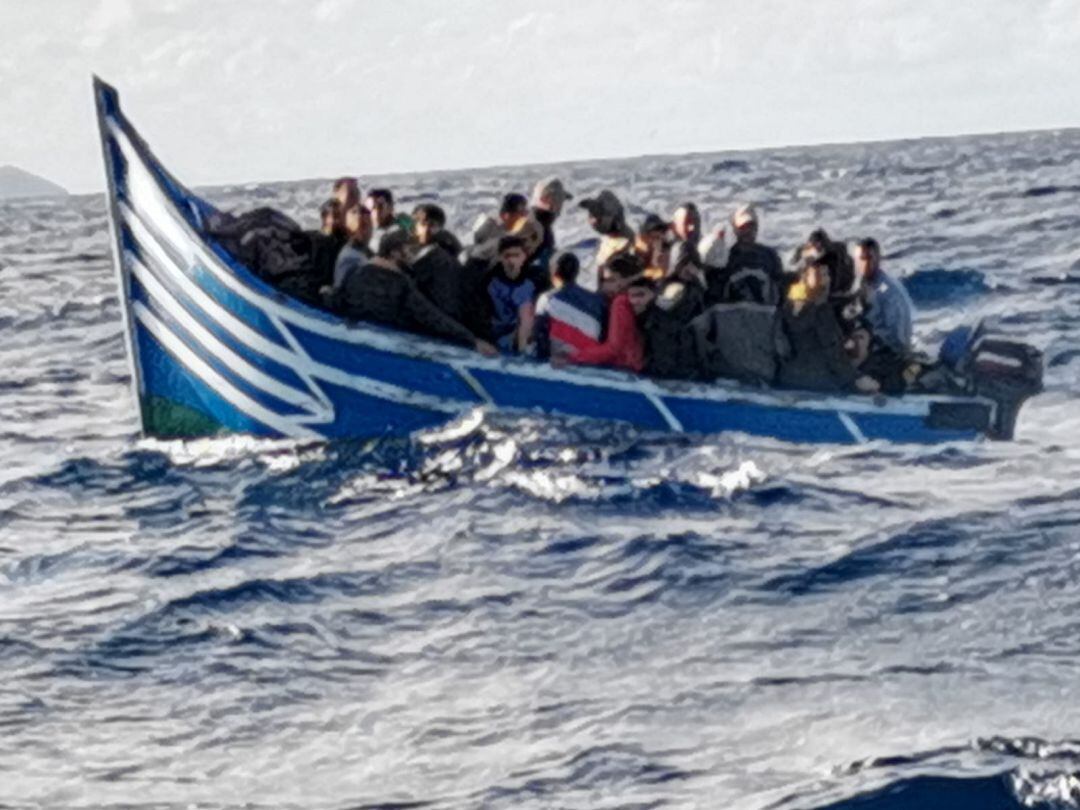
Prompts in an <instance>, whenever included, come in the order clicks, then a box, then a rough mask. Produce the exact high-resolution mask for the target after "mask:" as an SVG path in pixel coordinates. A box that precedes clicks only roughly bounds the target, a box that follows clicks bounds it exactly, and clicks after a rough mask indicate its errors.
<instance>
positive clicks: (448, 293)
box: [410, 203, 464, 322]
mask: <svg viewBox="0 0 1080 810" xmlns="http://www.w3.org/2000/svg"><path fill="white" fill-rule="evenodd" d="M412 220H413V237H414V238H415V240H416V244H417V245H418V246H419V250H418V251H417V253H416V257H415V258H414V259H413V261H412V265H411V268H410V275H411V276H412V280H413V281H415V282H416V286H417V288H418V289H419V290H420V292H422V293H423V294H424V295H426V296H427V297H428V298H429V299H430V300H431V302H432V303H434V304H435V306H437V307H438V308H439V309H441V310H442V311H443V312H445V313H446V314H447V315H449V316H450V317H451V318H453V319H454V320H456V321H462V322H464V321H463V320H462V316H461V313H462V300H461V297H462V296H461V282H462V270H461V262H459V261H458V255H459V254H460V253H461V250H462V248H461V242H459V241H458V240H457V237H456V236H454V235H453V234H452V233H450V231H448V230H446V212H444V211H443V209H442V208H440V207H439V206H437V205H434V204H432V203H425V204H424V205H418V206H416V208H415V209H413V213H412Z"/></svg>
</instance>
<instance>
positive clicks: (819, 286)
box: [777, 260, 877, 393]
mask: <svg viewBox="0 0 1080 810" xmlns="http://www.w3.org/2000/svg"><path fill="white" fill-rule="evenodd" d="M783 317H784V329H785V332H786V333H787V337H788V341H789V343H790V355H789V356H788V357H785V358H782V359H781V363H780V371H779V374H778V377H777V383H778V384H779V385H780V386H781V387H782V388H797V389H800V390H804V391H855V390H858V391H863V392H866V393H870V392H873V391H876V390H877V385H876V383H874V382H873V381H872V380H870V379H869V378H867V377H863V376H860V374H859V372H858V370H857V368H856V366H855V363H854V361H853V360H852V359H851V357H850V356H849V355H848V353H847V351H846V349H845V346H844V334H843V331H842V330H841V328H840V324H839V322H838V321H837V319H836V313H835V311H834V310H833V308H832V306H830V304H829V268H828V267H827V266H826V265H825V263H824V262H822V261H821V260H816V261H811V262H809V263H807V264H806V266H805V268H804V269H803V273H802V277H801V291H800V293H799V295H798V296H797V297H793V298H790V299H789V300H787V301H786V302H785V303H784V316H783Z"/></svg>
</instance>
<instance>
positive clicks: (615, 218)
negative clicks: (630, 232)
mask: <svg viewBox="0 0 1080 810" xmlns="http://www.w3.org/2000/svg"><path fill="white" fill-rule="evenodd" d="M578 205H580V206H581V207H582V208H584V209H585V210H586V211H588V212H589V224H590V225H592V227H593V230H594V231H596V232H597V233H599V234H602V235H605V236H608V235H610V236H615V235H618V234H620V233H621V232H622V231H623V230H624V229H625V228H626V212H625V210H624V209H623V205H622V203H621V202H619V198H618V197H616V196H615V193H614V192H612V191H608V190H607V189H604V190H603V191H601V192H600V193H599V194H597V195H596V196H595V197H589V198H586V199H584V200H582V201H581V202H580V203H578Z"/></svg>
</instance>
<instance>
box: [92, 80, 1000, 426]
mask: <svg viewBox="0 0 1080 810" xmlns="http://www.w3.org/2000/svg"><path fill="white" fill-rule="evenodd" d="M94 93H95V97H96V102H97V110H98V120H99V124H100V130H101V140H102V149H103V153H104V162H105V170H106V177H107V184H108V203H109V212H110V222H111V228H112V235H113V245H114V253H115V267H116V273H117V281H118V284H119V288H120V294H121V301H122V310H123V313H124V329H125V332H126V335H127V347H128V356H129V358H130V362H131V376H132V381H133V388H134V393H135V398H136V401H137V403H138V407H139V412H140V415H141V420H142V429H143V432H144V434H146V435H150V436H159V437H196V436H207V435H216V434H221V433H229V432H239V433H247V434H254V435H258V436H270V437H298V438H318V437H321V438H325V439H335V438H351V437H374V436H386V435H395V436H402V435H407V434H410V433H412V432H414V431H417V430H421V429H424V428H428V427H432V426H435V425H439V424H441V423H445V422H447V421H449V420H451V419H453V418H455V417H457V416H459V415H461V414H463V413H466V412H468V411H470V410H472V409H476V408H486V409H495V410H499V411H509V412H522V413H530V412H543V413H552V414H564V415H568V416H576V417H590V418H596V419H607V420H621V421H624V422H629V423H632V424H634V425H636V426H638V427H640V428H643V429H646V430H653V431H671V432H679V433H681V432H689V433H700V434H717V433H725V432H730V431H735V432H742V433H748V434H755V435H761V436H770V437H775V438H778V439H781V440H786V441H793V442H827V443H861V442H867V441H874V440H887V441H891V442H917V443H932V442H943V441H954V440H964V439H973V438H976V437H977V436H980V435H989V436H993V437H998V438H1010V437H1011V436H1012V432H1013V427H1014V424H1015V419H1016V412H1017V411H1018V408H1019V402H1015V401H1011V402H1006V401H1003V400H1001V399H1000V398H998V399H995V398H994V397H993V396H985V395H974V394H973V395H971V396H960V397H957V396H922V395H907V396H903V397H893V398H882V397H877V398H873V397H866V396H854V395H853V396H826V395H821V394H814V393H801V392H791V391H773V390H760V389H754V388H749V387H745V386H742V385H739V384H737V383H734V382H732V383H723V382H722V383H715V384H701V383H680V382H662V381H657V380H651V379H646V378H642V377H638V376H634V375H630V374H625V373H621V372H615V371H606V370H602V369H587V368H564V369H554V368H551V367H549V366H547V365H541V364H538V363H536V362H531V361H528V360H523V359H516V358H495V359H490V358H485V357H482V356H480V355H478V354H476V353H474V352H471V351H468V350H466V349H462V348H459V347H456V346H452V345H448V344H445V343H442V342H440V341H437V340H433V339H430V338H425V337H421V336H417V335H412V334H403V333H399V332H395V331H392V330H388V329H385V328H381V327H379V326H375V325H370V324H365V323H353V322H348V321H346V320H343V319H342V318H339V317H337V316H335V315H333V314H330V313H328V312H324V311H322V310H319V309H316V308H313V307H310V306H307V305H305V304H303V303H301V302H299V301H297V300H294V299H292V298H290V297H288V296H285V295H283V294H282V293H281V292H280V291H278V290H276V289H275V288H273V287H272V286H270V285H269V284H267V283H266V282H264V281H263V280H261V279H259V278H258V277H257V276H256V275H255V274H254V273H252V272H251V271H250V270H249V269H247V268H245V267H244V266H242V265H241V264H240V263H238V262H237V261H236V260H235V259H234V258H233V257H232V256H231V255H230V254H229V253H228V252H227V251H226V250H224V248H222V247H221V245H219V244H216V243H215V241H214V240H213V239H212V238H209V237H208V236H207V235H206V233H205V228H204V226H205V224H206V220H207V217H208V216H209V215H211V214H212V213H214V211H215V209H214V208H213V206H211V205H210V204H209V203H207V202H206V201H204V200H202V199H200V198H199V197H198V196H196V195H194V194H192V193H191V192H190V191H189V190H188V189H187V188H185V187H184V186H183V185H182V184H181V183H179V182H178V181H177V180H176V179H175V178H174V177H173V176H172V175H171V174H170V173H169V172H168V171H166V169H165V168H164V167H163V166H162V165H161V163H160V162H159V161H158V160H157V159H156V158H155V157H154V155H153V153H152V152H151V150H150V149H149V148H148V147H147V145H146V143H145V142H144V141H143V140H142V138H140V137H139V135H138V133H137V132H136V131H135V129H134V127H132V125H131V124H130V123H129V122H128V120H127V119H126V118H125V117H124V115H123V113H122V112H121V109H120V100H119V96H118V94H117V92H116V91H115V90H114V89H113V88H112V87H110V86H109V85H107V84H105V83H104V82H102V81H101V80H99V79H96V78H95V80H94Z"/></svg>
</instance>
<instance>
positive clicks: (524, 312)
mask: <svg viewBox="0 0 1080 810" xmlns="http://www.w3.org/2000/svg"><path fill="white" fill-rule="evenodd" d="M535 325H536V307H534V306H533V302H532V301H529V302H527V303H525V304H522V305H521V306H520V307H518V328H517V350H518V352H520V353H524V352H525V350H526V349H528V348H529V343H531V342H532V337H533V329H534V327H535Z"/></svg>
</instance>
